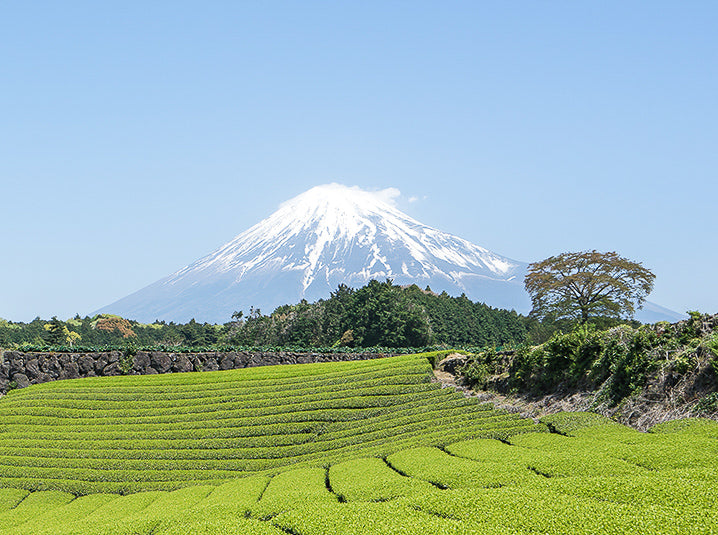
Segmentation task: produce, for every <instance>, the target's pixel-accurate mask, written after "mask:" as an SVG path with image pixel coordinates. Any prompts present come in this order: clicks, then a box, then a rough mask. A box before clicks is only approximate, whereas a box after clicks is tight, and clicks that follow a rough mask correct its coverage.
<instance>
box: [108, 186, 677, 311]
mask: <svg viewBox="0 0 718 535" xmlns="http://www.w3.org/2000/svg"><path fill="white" fill-rule="evenodd" d="M387 191H391V190H385V191H384V192H369V191H364V190H361V189H359V188H357V187H347V186H342V185H339V184H329V185H325V186H317V187H315V188H312V189H310V190H309V191H306V192H305V193H302V194H301V195H298V196H297V197H295V198H293V199H291V200H289V201H287V202H285V203H284V204H282V205H281V206H280V207H279V210H277V211H276V212H275V213H273V214H272V215H270V216H269V217H268V218H267V219H265V220H263V221H261V222H259V223H258V224H256V225H255V226H253V227H252V228H250V229H248V230H246V231H245V232H243V233H242V234H240V235H238V236H237V237H236V238H234V239H233V240H232V241H230V242H229V243H227V244H225V245H223V246H222V247H220V248H219V249H217V250H215V251H213V252H212V253H210V254H209V255H207V256H205V257H204V258H201V259H199V260H197V261H196V262H194V263H192V264H190V265H189V266H186V267H184V268H182V269H181V270H179V271H178V272H176V273H174V274H172V275H170V276H169V277H166V278H164V279H162V280H159V281H157V282H155V283H154V284H151V285H150V286H147V287H146V288H143V289H142V290H139V291H137V292H135V293H133V294H131V295H129V296H127V297H125V298H123V299H120V300H119V301H117V302H115V303H113V304H111V305H109V306H106V307H104V308H102V309H101V310H99V311H97V312H105V313H112V314H119V315H121V316H123V317H125V318H130V319H135V320H138V321H141V322H152V321H154V320H155V319H164V320H167V321H175V322H183V323H184V322H187V321H189V320H190V319H192V318H194V319H196V320H197V321H201V322H204V321H207V322H210V323H224V322H227V321H229V320H230V319H231V316H232V313H233V312H234V311H237V310H242V311H244V312H245V314H246V313H248V312H249V310H250V307H255V308H259V309H261V310H262V312H264V313H269V312H271V311H272V310H274V308H276V307H277V306H280V305H285V304H294V303H298V302H299V301H300V300H301V299H307V300H308V301H310V302H311V301H315V300H317V299H321V298H326V297H329V294H330V292H331V291H333V290H335V289H336V288H337V286H339V284H342V283H343V284H346V285H348V286H352V287H355V288H359V287H361V286H363V285H365V284H366V283H367V282H369V281H370V280H371V279H378V280H382V281H383V280H385V279H387V278H390V279H392V280H393V281H394V283H395V284H402V285H403V284H417V285H419V286H420V287H421V288H424V287H426V286H430V287H431V289H432V290H433V291H435V292H442V291H446V292H447V293H449V294H450V295H460V294H462V293H465V294H466V296H467V297H469V299H471V300H473V301H481V302H484V303H486V304H488V305H491V306H494V307H497V308H506V309H514V310H516V311H517V312H520V313H523V314H526V313H528V312H529V310H530V309H531V301H530V299H529V296H528V294H527V293H526V292H525V290H524V287H523V279H524V276H525V274H526V269H527V265H528V264H526V263H524V262H517V261H515V260H511V259H509V258H506V257H503V256H500V255H498V254H496V253H493V252H491V251H489V250H487V249H484V248H483V247H480V246H478V245H475V244H473V243H471V242H469V241H466V240H464V239H462V238H459V237H458V236H454V235H452V234H448V233H446V232H442V231H440V230H437V229H435V228H432V227H428V226H426V225H423V224H422V223H420V222H419V221H417V220H415V219H413V218H411V217H409V216H408V215H406V214H405V213H403V212H401V211H400V210H398V209H397V208H396V207H395V206H394V204H393V203H392V202H391V199H390V197H388V196H387V195H386V193H387ZM636 318H637V319H639V320H640V321H643V322H655V321H659V320H670V321H677V320H679V319H682V316H681V315H680V314H677V313H675V312H673V311H671V310H668V309H666V308H663V307H661V306H659V305H656V304H654V303H650V302H646V303H645V304H644V308H643V309H642V310H639V311H637V313H636Z"/></svg>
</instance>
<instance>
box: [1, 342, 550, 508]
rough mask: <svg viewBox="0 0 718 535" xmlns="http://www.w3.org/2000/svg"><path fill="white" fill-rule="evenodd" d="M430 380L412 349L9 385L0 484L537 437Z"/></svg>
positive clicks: (51, 486) (215, 477) (173, 472)
mask: <svg viewBox="0 0 718 535" xmlns="http://www.w3.org/2000/svg"><path fill="white" fill-rule="evenodd" d="M430 377H431V366H430V365H429V363H428V361H427V359H426V358H425V357H423V356H421V355H407V356H402V357H393V358H387V359H381V360H369V361H357V362H341V363H323V364H304V365H295V366H277V367H262V368H251V369H242V370H231V371H225V372H206V373H188V374H171V375H162V376H127V377H113V378H108V377H103V378H86V379H80V380H71V381H58V382H53V383H46V384H43V385H36V386H33V387H31V388H27V389H23V390H16V391H12V392H11V393H10V394H9V395H8V396H6V397H5V398H3V400H2V401H1V402H0V422H1V423H0V485H1V486H4V487H15V488H23V489H27V490H63V491H67V492H71V493H73V494H76V495H83V494H93V493H121V494H127V493H132V492H139V491H147V490H163V491H167V490H174V489H178V488H181V487H187V486H192V485H198V484H212V485H218V484H221V483H224V482H226V481H230V480H233V479H236V478H238V477H244V476H247V475H251V474H254V473H260V474H266V475H273V474H275V473H277V472H278V471H281V470H282V469H283V468H285V467H288V466H294V467H301V466H307V467H317V466H325V465H327V464H330V463H335V462H340V461H344V460H347V459H352V458H357V457H367V456H374V457H385V456H387V455H390V454H392V453H394V452H397V451H399V450H402V449H406V448H411V447H414V446H428V445H438V446H443V445H447V444H449V443H451V442H456V441H458V440H462V439H465V438H476V437H494V438H507V437H509V436H512V435H514V434H516V433H521V432H525V431H535V430H540V429H542V428H541V427H540V426H536V425H535V424H534V423H533V422H531V421H530V420H524V419H521V418H518V417H517V416H516V415H510V414H505V413H503V412H500V411H496V410H494V409H493V408H492V407H491V406H489V405H482V404H479V403H477V402H476V401H475V400H471V399H466V398H464V397H463V396H462V395H461V394H459V393H457V392H455V391H453V390H452V389H442V388H440V386H439V385H437V384H436V383H432V382H430Z"/></svg>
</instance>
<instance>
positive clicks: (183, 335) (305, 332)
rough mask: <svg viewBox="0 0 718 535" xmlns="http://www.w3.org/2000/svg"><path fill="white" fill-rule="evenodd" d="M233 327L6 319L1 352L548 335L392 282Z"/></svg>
mask: <svg viewBox="0 0 718 535" xmlns="http://www.w3.org/2000/svg"><path fill="white" fill-rule="evenodd" d="M227 320H228V321H227V323H225V324H223V325H215V324H209V323H199V322H196V321H194V320H191V321H190V322H189V323H186V324H177V323H173V322H169V323H168V322H165V321H155V322H154V323H151V324H142V323H139V322H137V321H134V320H132V319H125V318H120V317H118V316H111V315H107V314H103V315H98V316H94V317H89V316H87V317H84V318H81V317H79V316H75V318H72V319H69V320H64V321H63V320H60V319H57V318H52V319H49V320H43V319H40V318H35V319H34V320H33V321H31V322H29V323H19V322H12V321H6V320H0V347H3V348H6V349H13V348H20V349H26V350H30V349H33V350H35V349H41V348H53V349H56V350H59V349H65V350H75V351H77V350H80V349H88V350H89V349H96V348H104V347H117V346H123V347H127V346H132V347H136V348H176V349H179V348H185V349H195V350H199V349H212V348H219V347H228V346H232V347H276V348H302V349H312V348H334V349H339V348H342V349H344V348H346V350H351V348H367V347H386V348H426V347H434V346H444V347H449V346H450V347H478V348H480V347H485V346H506V345H514V344H521V343H524V342H526V341H527V338H528V337H530V336H531V333H534V335H538V336H541V335H544V334H545V333H543V332H542V331H541V329H540V328H538V327H537V325H536V322H535V320H531V319H529V318H527V317H525V316H521V315H519V314H517V313H516V312H514V311H507V310H501V309H495V308H492V307H489V306H487V305H485V304H483V303H477V302H472V301H471V300H469V299H468V298H467V297H466V296H464V295H462V296H460V297H452V296H449V295H448V294H447V293H445V292H444V293H441V294H436V293H434V292H432V291H431V289H430V288H426V289H424V290H422V289H421V288H419V287H418V286H416V285H412V286H408V287H402V286H397V285H394V284H393V282H392V281H391V280H387V281H385V282H379V281H375V280H373V281H371V282H369V283H368V284H367V285H366V286H364V287H362V288H359V289H354V288H350V287H348V286H345V285H340V286H339V287H338V288H337V289H336V290H335V291H334V292H332V294H331V295H330V297H328V298H327V299H322V300H319V301H317V302H315V303H308V302H307V301H304V300H303V301H301V302H300V303H297V304H293V305H284V306H281V307H279V308H277V309H276V310H274V311H273V312H272V313H271V314H267V315H265V314H263V313H262V312H261V311H260V310H258V309H254V308H252V309H250V310H249V311H247V312H246V314H245V312H244V311H237V312H235V313H234V314H233V315H232V317H231V318H227Z"/></svg>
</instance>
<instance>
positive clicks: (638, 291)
mask: <svg viewBox="0 0 718 535" xmlns="http://www.w3.org/2000/svg"><path fill="white" fill-rule="evenodd" d="M655 277H656V276H655V275H654V274H653V273H651V271H649V270H648V269H646V268H645V267H643V266H642V265H641V264H640V263H638V262H633V261H631V260H628V259H626V258H623V257H621V256H619V255H618V254H616V253H615V252H608V253H599V252H597V251H584V252H578V253H561V254H560V255H557V256H552V257H550V258H547V259H546V260H542V261H540V262H535V263H533V264H529V267H528V274H527V275H526V278H525V279H524V285H525V287H526V291H527V292H528V293H529V294H530V295H531V301H532V304H533V310H532V311H531V313H532V315H534V316H536V317H538V318H552V319H556V320H560V319H574V320H578V321H579V322H580V323H581V324H584V323H586V322H587V321H588V320H589V319H590V318H592V317H598V316H603V317H609V318H622V317H629V318H630V317H633V314H634V312H635V311H636V309H637V308H641V307H642V306H643V302H644V301H645V299H646V296H647V295H648V294H649V293H651V290H653V281H654V279H655Z"/></svg>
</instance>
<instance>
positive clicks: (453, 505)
mask: <svg viewBox="0 0 718 535" xmlns="http://www.w3.org/2000/svg"><path fill="white" fill-rule="evenodd" d="M546 423H548V424H550V425H551V427H552V428H553V429H556V430H557V431H559V432H560V433H563V434H555V433H553V434H550V433H529V434H517V435H512V436H511V437H509V439H508V440H504V441H499V440H495V439H485V438H484V439H469V440H460V441H456V442H452V443H448V444H446V445H445V446H443V447H441V448H437V447H427V446H419V447H410V448H406V449H402V450H398V451H396V452H394V453H393V454H391V455H388V456H377V457H358V458H353V459H348V460H343V461H340V462H334V463H327V464H329V465H330V466H329V467H328V468H323V467H318V466H306V467H301V468H297V467H290V468H286V469H285V470H284V471H280V472H278V473H277V474H275V475H273V476H269V475H253V476H249V477H245V478H240V479H236V480H234V481H230V482H227V483H224V484H222V485H220V486H211V485H196V486H191V487H186V488H183V489H180V490H175V491H172V492H167V491H151V492H140V493H136V494H131V495H128V496H118V495H113V494H91V495H88V496H81V497H75V496H74V495H72V494H69V493H66V492H60V491H56V490H55V491H38V492H29V491H27V490H19V489H0V535H20V534H23V535H50V534H52V535H81V534H82V535H131V534H132V535H150V534H151V535H180V534H186V533H193V534H204V535H220V534H221V535H227V534H244V535H265V534H274V535H281V534H282V533H292V534H295V535H339V534H341V535H347V534H348V535H365V534H366V535H368V534H371V535H389V534H392V535H394V534H405V533H406V534H409V533H432V534H434V533H436V534H453V535H459V534H462V535H463V534H477V535H478V534H482V535H483V534H496V535H498V534H518V535H529V534H535V533H545V534H565V533H571V534H576V535H600V534H614V533H651V534H671V535H678V534H688V535H692V534H712V533H716V531H717V530H718V456H716V449H715V448H716V444H717V443H718V423H716V422H712V421H705V420H684V421H679V422H674V423H670V424H664V425H660V426H656V427H655V428H654V429H653V430H652V432H650V433H639V432H636V431H634V430H632V429H629V428H626V427H623V426H620V425H617V424H614V423H611V422H610V421H607V420H605V419H597V418H596V417H595V416H590V415H588V416H585V415H581V414H578V415H572V414H559V415H555V416H552V417H549V418H546ZM686 452H688V456H687V457H686Z"/></svg>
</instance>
